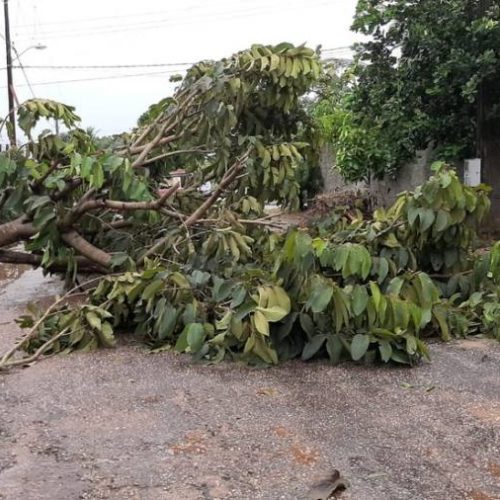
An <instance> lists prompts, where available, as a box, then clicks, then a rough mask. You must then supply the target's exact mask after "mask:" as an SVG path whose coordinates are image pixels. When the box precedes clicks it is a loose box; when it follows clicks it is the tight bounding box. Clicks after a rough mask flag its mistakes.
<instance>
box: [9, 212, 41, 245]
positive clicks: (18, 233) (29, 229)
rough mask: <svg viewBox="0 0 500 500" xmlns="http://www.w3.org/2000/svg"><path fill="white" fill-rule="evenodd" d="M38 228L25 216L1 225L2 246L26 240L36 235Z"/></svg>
mask: <svg viewBox="0 0 500 500" xmlns="http://www.w3.org/2000/svg"><path fill="white" fill-rule="evenodd" d="M36 233H37V230H36V229H35V227H33V225H32V224H31V223H30V222H27V221H26V219H25V218H24V217H19V218H17V219H15V220H13V221H10V222H6V223H5V224H1V225H0V248H2V247H6V246H8V245H12V243H17V242H19V241H23V240H26V239H28V238H31V236H33V235H35V234H36Z"/></svg>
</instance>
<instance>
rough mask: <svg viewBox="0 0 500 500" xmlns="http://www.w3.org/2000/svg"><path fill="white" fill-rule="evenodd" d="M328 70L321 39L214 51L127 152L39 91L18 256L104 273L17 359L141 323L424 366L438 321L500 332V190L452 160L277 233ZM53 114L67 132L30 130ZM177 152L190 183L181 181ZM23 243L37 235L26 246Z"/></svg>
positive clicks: (41, 328) (2, 177) (0, 251)
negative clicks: (397, 192) (323, 69)
mask: <svg viewBox="0 0 500 500" xmlns="http://www.w3.org/2000/svg"><path fill="white" fill-rule="evenodd" d="M319 72H320V66H319V63H318V59H317V55H316V54H315V53H314V51H312V50H310V49H307V48H304V47H292V46H290V45H288V44H282V45H280V46H277V47H263V46H254V47H252V49H250V50H248V51H244V52H241V53H238V54H236V55H235V56H233V57H231V58H230V59H226V60H223V61H220V62H211V63H208V62H205V63H200V64H198V65H196V66H194V67H193V68H192V69H191V70H190V71H189V72H188V74H187V76H186V78H185V79H184V80H183V82H182V83H181V84H180V87H179V89H178V91H177V92H176V94H175V96H174V97H173V98H169V99H165V100H163V101H161V102H160V103H158V104H156V105H154V106H152V107H151V108H150V109H149V110H148V112H147V113H146V114H145V115H143V116H142V117H141V119H140V126H139V128H138V129H137V130H136V131H135V132H134V133H133V134H132V135H131V136H124V137H123V138H122V143H123V144H120V146H119V147H118V149H117V150H114V151H111V150H101V149H99V148H98V147H97V146H96V143H95V141H94V140H93V138H92V137H91V136H90V135H89V134H88V133H85V132H84V131H82V130H80V129H78V128H76V127H75V123H77V119H78V118H77V117H76V115H75V114H74V112H73V109H72V108H69V107H66V106H63V105H61V104H58V103H54V102H52V101H40V100H32V101H28V102H26V103H25V104H24V105H22V106H21V107H20V109H19V122H20V125H21V126H22V127H23V129H24V130H25V132H26V133H27V135H28V136H29V137H30V141H29V142H28V144H27V146H26V147H25V148H24V149H23V148H20V149H19V150H13V151H11V152H9V154H8V155H4V156H2V157H1V158H0V185H1V187H2V194H1V195H0V220H2V221H3V224H1V225H0V260H3V261H6V262H9V261H10V262H23V261H24V262H25V263H29V264H32V265H40V266H42V267H43V268H44V269H46V270H48V271H63V272H64V274H65V276H66V280H67V282H68V283H72V282H74V280H75V278H76V275H77V273H81V272H84V271H89V272H93V273H100V274H102V275H104V277H101V278H98V279H96V280H95V281H94V282H93V284H95V285H96V286H94V287H92V288H91V290H90V291H88V292H87V300H86V302H85V303H84V304H82V305H81V306H78V307H69V306H67V305H65V300H64V299H65V298H66V297H65V298H64V299H61V300H60V301H58V302H57V303H56V304H54V305H53V307H51V308H50V309H49V310H48V311H45V312H43V313H42V312H40V313H36V312H34V313H33V314H32V315H31V316H25V317H23V318H21V319H20V323H21V325H22V326H24V327H26V328H29V330H28V333H27V334H26V335H25V336H24V337H23V339H22V340H21V341H20V343H19V344H18V345H16V346H14V347H13V348H12V349H11V350H10V351H9V352H7V353H6V354H5V355H4V356H3V358H2V360H1V361H0V368H1V367H6V366H12V365H15V364H21V363H23V362H26V361H27V360H28V361H32V360H34V359H37V358H38V357H39V356H41V355H43V354H48V353H54V352H59V351H68V350H74V349H84V350H89V349H93V348H95V347H98V346H100V345H103V346H112V345H114V344H115V342H116V335H117V334H118V333H119V332H120V331H130V330H131V329H134V330H135V333H136V334H137V335H138V336H140V337H141V338H142V339H143V340H144V341H145V342H146V343H147V344H148V345H150V346H151V347H152V348H153V349H170V348H172V349H175V350H177V351H180V352H191V353H193V354H194V355H195V356H196V357H198V358H200V359H211V360H221V359H223V358H225V357H231V358H238V359H239V358H243V359H245V360H247V361H249V362H266V363H277V362H278V361H279V360H285V359H290V358H293V357H297V356H301V357H302V358H303V359H309V358H312V357H314V356H320V355H324V354H327V355H328V356H329V357H330V358H331V359H332V361H333V362H339V361H340V360H342V359H346V358H348V359H354V360H361V359H364V360H366V361H369V360H374V359H381V360H383V361H385V362H389V361H393V362H399V363H409V364H413V363H415V362H417V361H418V360H419V359H421V358H422V357H427V356H428V353H427V349H426V345H425V343H424V341H423V338H425V337H426V336H429V335H436V334H438V335H440V336H441V337H442V338H443V339H444V340H447V339H449V338H451V337H452V336H453V335H468V334H471V333H488V334H493V335H496V336H497V337H500V331H499V329H500V306H499V294H500V287H499V284H500V246H499V244H496V245H495V246H494V247H493V248H492V250H491V252H489V253H487V254H484V255H482V256H480V257H478V256H476V255H475V254H474V245H475V240H476V229H477V227H478V224H479V223H480V221H481V219H482V218H483V217H484V215H485V214H486V213H487V211H488V209H489V200H488V197H487V188H485V187H478V188H470V187H465V186H463V185H462V184H461V183H460V182H459V180H458V178H457V176H456V174H455V173H454V172H453V171H452V170H450V169H448V168H447V167H446V166H445V165H436V167H435V170H436V172H435V175H434V176H433V177H432V178H431V179H430V180H429V181H428V182H427V183H426V184H425V185H424V186H422V187H421V188H419V189H417V190H416V191H415V192H413V193H404V194H402V195H401V196H400V197H399V198H398V201H397V202H396V203H395V205H394V206H393V207H391V208H390V209H389V210H387V211H384V210H377V211H375V213H374V214H373V216H372V217H368V218H363V215H362V214H361V213H360V212H359V211H356V210H355V209H351V210H349V211H342V210H340V211H339V210H337V211H333V212H332V214H331V215H330V216H329V217H327V218H325V219H323V220H321V221H319V222H318V223H317V224H313V225H311V227H309V228H308V229H307V230H296V229H293V230H289V231H284V230H281V231H275V229H276V227H280V224H279V222H276V220H274V219H273V218H272V217H270V216H266V215H265V214H264V211H263V207H264V205H265V203H268V202H270V201H276V202H278V203H279V204H280V205H282V206H283V207H286V206H293V205H294V204H297V200H298V194H299V190H300V180H301V179H303V177H304V172H310V171H311V170H313V169H312V167H311V165H314V164H315V151H317V144H316V142H315V141H316V139H315V137H316V134H315V130H314V127H313V125H312V124H311V122H310V121H309V119H308V116H307V114H306V113H305V109H304V107H303V103H302V100H301V97H302V96H303V95H304V94H305V93H306V92H308V91H309V90H310V89H311V87H312V85H313V84H314V81H315V79H316V78H317V76H318V74H319ZM47 116H49V117H55V118H58V119H59V120H62V121H63V122H64V123H65V124H66V126H67V127H68V128H69V129H70V131H69V133H68V134H67V136H65V137H63V138H61V137H57V136H54V135H51V134H42V135H41V136H39V137H38V138H37V139H36V140H33V139H31V134H32V129H33V127H34V125H35V124H36V123H37V121H38V120H39V118H40V117H47ZM179 166H183V167H184V169H185V171H186V174H187V177H186V178H185V179H186V180H185V183H184V185H183V186H182V189H181V188H180V187H179V186H178V185H170V186H168V185H166V186H165V185H164V184H163V183H164V181H165V178H166V177H167V176H168V173H169V172H170V171H172V170H174V169H176V168H178V167H179ZM207 185H208V186H209V187H208V192H206V187H207ZM202 186H203V187H204V189H202ZM281 229H283V228H281ZM20 242H25V250H24V251H20V250H18V249H13V248H11V247H12V246H13V245H15V244H19V243H20ZM70 295H71V293H69V294H68V296H70ZM18 349H23V350H25V351H26V352H27V353H28V358H27V360H19V359H16V358H15V357H14V354H15V352H16V351H17V350H18Z"/></svg>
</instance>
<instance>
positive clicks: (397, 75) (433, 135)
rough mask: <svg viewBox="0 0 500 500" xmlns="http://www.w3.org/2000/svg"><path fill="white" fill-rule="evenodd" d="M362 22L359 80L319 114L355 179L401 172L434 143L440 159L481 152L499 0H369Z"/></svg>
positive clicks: (498, 37)
mask: <svg viewBox="0 0 500 500" xmlns="http://www.w3.org/2000/svg"><path fill="white" fill-rule="evenodd" d="M488 5H489V8H488V7H487V6H488ZM353 30H354V31H356V32H357V33H360V34H362V35H365V36H367V37H368V40H367V41H366V42H363V43H360V44H358V46H357V57H356V63H355V65H354V68H352V72H351V73H350V75H351V76H352V78H351V79H350V80H348V82H347V86H346V87H344V90H345V92H344V94H343V95H342V96H341V98H340V99H334V100H331V99H330V100H321V101H320V103H319V109H318V113H317V114H318V115H319V116H320V118H321V121H322V123H324V124H325V123H326V124H327V125H328V127H327V130H326V132H327V136H328V138H329V140H331V141H332V142H333V144H334V145H335V149H336V152H337V165H338V168H339V169H340V170H341V171H342V173H343V174H344V175H345V177H346V178H348V179H350V180H359V179H363V178H367V177H369V176H370V175H374V176H376V177H380V176H383V175H386V174H391V173H392V174H394V173H395V172H397V169H398V168H399V167H400V166H401V165H402V164H404V163H405V162H408V161H410V160H412V159H413V158H414V156H415V152H416V151H417V150H419V149H426V148H427V147H428V146H429V145H430V144H432V145H433V146H434V147H435V149H436V157H437V158H442V159H446V160H455V159H463V158H466V157H467V156H469V157H470V156H474V155H475V154H476V148H477V115H478V105H477V102H478V96H479V93H480V91H481V86H482V85H489V84H491V83H494V82H498V80H499V79H500V6H499V5H498V3H497V2H492V1H489V2H485V1H482V2H480V1H478V0H443V1H439V2H437V1H435V0H421V1H407V0H359V2H358V5H357V10H356V16H355V20H354V24H353ZM337 84H338V82H334V84H333V85H334V86H335V85H337ZM336 95H338V92H337V94H336ZM499 104H500V103H499ZM489 112H490V113H498V107H497V108H495V107H492V109H490V110H489Z"/></svg>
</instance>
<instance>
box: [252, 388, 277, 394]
mask: <svg viewBox="0 0 500 500" xmlns="http://www.w3.org/2000/svg"><path fill="white" fill-rule="evenodd" d="M276 394H278V391H277V390H276V389H274V388H273V387H263V388H262V389H259V390H258V391H257V395H259V396H276Z"/></svg>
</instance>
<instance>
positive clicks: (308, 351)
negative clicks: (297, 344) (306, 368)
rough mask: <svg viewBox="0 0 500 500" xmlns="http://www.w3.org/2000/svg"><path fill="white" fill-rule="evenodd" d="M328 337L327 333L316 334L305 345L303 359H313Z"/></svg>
mask: <svg viewBox="0 0 500 500" xmlns="http://www.w3.org/2000/svg"><path fill="white" fill-rule="evenodd" d="M326 339H327V336H326V335H315V336H314V337H313V338H312V339H311V340H310V341H309V342H308V343H307V344H306V345H305V346H304V349H303V351H302V359H303V360H304V361H307V360H308V359H311V358H312V357H313V356H314V355H315V354H316V353H317V352H318V351H319V350H320V349H321V347H322V346H323V344H324V343H325V341H326Z"/></svg>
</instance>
